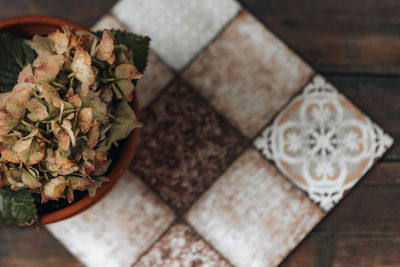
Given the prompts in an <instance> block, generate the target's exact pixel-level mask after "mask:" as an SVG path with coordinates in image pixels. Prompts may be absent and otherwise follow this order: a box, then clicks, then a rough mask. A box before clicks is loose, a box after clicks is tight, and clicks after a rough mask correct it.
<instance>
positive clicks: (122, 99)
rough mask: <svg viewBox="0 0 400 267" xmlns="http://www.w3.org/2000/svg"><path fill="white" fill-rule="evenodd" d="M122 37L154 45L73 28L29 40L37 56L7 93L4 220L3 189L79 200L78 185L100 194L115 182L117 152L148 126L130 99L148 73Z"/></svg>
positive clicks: (1, 178) (0, 163) (2, 137)
mask: <svg viewBox="0 0 400 267" xmlns="http://www.w3.org/2000/svg"><path fill="white" fill-rule="evenodd" d="M113 33H117V34H119V38H116V37H115V36H114V34H113ZM121 38H122V39H123V40H124V42H126V43H127V44H131V43H132V42H133V43H134V42H139V41H143V43H137V45H132V47H140V46H143V45H144V46H143V47H142V48H143V49H148V41H149V40H148V39H146V38H142V39H141V38H138V37H137V36H136V37H135V36H131V35H130V34H127V33H121V32H112V31H109V30H104V31H103V32H102V33H97V35H96V34H92V33H88V32H75V31H74V30H73V29H72V28H71V27H63V28H62V31H57V32H54V33H51V34H49V35H48V36H47V37H46V36H39V35H35V36H34V37H33V38H32V40H30V41H28V43H29V44H30V45H31V47H32V48H33V49H34V51H35V52H36V54H37V55H36V58H33V59H32V60H31V61H30V62H29V63H28V64H26V65H25V66H24V67H23V68H22V70H21V71H20V72H19V73H18V77H17V84H15V86H14V87H13V89H12V90H11V91H9V92H2V93H0V154H1V159H0V223H1V222H2V217H1V209H2V206H1V205H3V204H4V203H3V204H2V203H1V196H2V195H1V194H7V197H12V196H13V192H15V196H16V194H17V192H18V193H20V194H21V195H23V196H24V197H26V199H28V196H29V194H38V195H39V194H40V196H41V202H42V203H46V202H48V201H58V200H60V199H66V200H67V201H68V202H69V203H72V202H73V201H74V199H75V196H74V191H75V190H78V191H86V190H87V191H88V194H89V195H90V196H93V195H94V194H95V192H96V190H97V189H98V188H99V187H100V186H101V185H102V184H103V183H104V182H106V181H108V178H107V177H106V176H104V175H105V174H106V172H107V170H108V168H109V166H110V164H111V162H112V160H111V159H110V158H109V152H110V149H111V148H112V146H113V145H117V142H118V141H119V140H121V139H124V138H126V137H127V136H128V135H129V133H130V132H131V131H132V130H133V129H135V128H138V127H141V125H142V124H141V123H140V122H138V121H137V120H136V116H135V112H134V111H133V110H132V108H131V106H130V104H129V102H130V101H132V100H133V91H134V89H135V84H136V81H137V80H139V79H142V78H143V75H142V73H141V72H140V71H139V69H138V67H136V65H135V61H134V60H133V52H132V51H131V50H129V49H128V47H127V46H126V45H124V44H121V43H120V42H121ZM118 42H119V43H118ZM0 53H1V51H0ZM146 55H147V52H146ZM141 66H142V67H141V70H143V69H144V67H143V66H144V65H143V62H142V63H141ZM4 188H6V189H7V190H3V189H4ZM26 190H28V191H26ZM7 201H8V200H7ZM29 201H30V200H29ZM7 203H9V202H7ZM32 216H33V217H32ZM21 218H27V216H22V217H21ZM31 218H32V219H35V218H37V215H35V214H34V213H33V215H31ZM11 221H12V220H11ZM17 224H26V222H25V221H24V222H20V221H18V223H17Z"/></svg>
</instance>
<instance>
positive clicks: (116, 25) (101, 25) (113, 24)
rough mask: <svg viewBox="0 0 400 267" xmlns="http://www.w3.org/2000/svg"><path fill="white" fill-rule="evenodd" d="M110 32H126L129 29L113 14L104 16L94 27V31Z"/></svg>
mask: <svg viewBox="0 0 400 267" xmlns="http://www.w3.org/2000/svg"><path fill="white" fill-rule="evenodd" d="M104 29H109V30H124V31H126V30H127V29H126V28H125V27H124V26H123V25H122V24H121V23H120V22H119V21H118V20H117V19H115V17H114V16H113V15H111V14H107V15H105V16H103V17H102V18H101V19H100V20H99V21H98V22H97V23H96V24H95V25H94V26H93V27H92V31H101V30H104Z"/></svg>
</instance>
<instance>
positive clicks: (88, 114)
mask: <svg viewBox="0 0 400 267" xmlns="http://www.w3.org/2000/svg"><path fill="white" fill-rule="evenodd" d="M78 121H79V126H80V127H81V131H82V132H83V133H86V132H87V131H88V130H89V128H90V126H91V124H92V121H93V113H92V108H91V107H87V108H83V109H81V111H79V115H78Z"/></svg>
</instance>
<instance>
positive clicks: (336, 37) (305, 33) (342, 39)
mask: <svg viewBox="0 0 400 267" xmlns="http://www.w3.org/2000/svg"><path fill="white" fill-rule="evenodd" d="M240 2H242V3H243V5H244V6H245V7H247V8H248V9H249V10H250V11H251V12H252V13H253V14H255V15H256V16H257V17H258V18H259V19H260V20H261V21H262V22H264V23H265V24H266V25H267V27H268V28H269V29H270V30H271V31H273V32H274V33H276V34H277V35H278V36H279V37H281V39H283V40H284V41H285V42H286V43H287V44H288V45H289V46H290V47H292V48H293V49H294V50H295V51H296V52H297V53H298V54H299V55H301V56H302V57H303V58H304V59H305V60H306V61H307V62H309V63H310V64H311V66H313V67H315V68H316V69H317V70H318V71H324V72H327V71H335V72H364V73H384V74H396V75H398V74H399V73H400V53H399V51H400V39H399V32H400V20H399V19H398V17H399V14H400V2H399V1H396V0H376V1H365V0H354V1H348V0H335V1H331V0H329V1H321V0H285V1H282V0H270V1H260V0H241V1H240Z"/></svg>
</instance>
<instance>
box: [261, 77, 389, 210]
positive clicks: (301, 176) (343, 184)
mask: <svg viewBox="0 0 400 267" xmlns="http://www.w3.org/2000/svg"><path fill="white" fill-rule="evenodd" d="M392 143H393V140H392V138H391V137H390V136H388V135H387V134H385V133H384V132H383V130H382V129H381V128H380V127H379V126H378V125H376V124H375V123H373V122H371V120H370V119H369V118H368V117H367V116H366V115H365V114H363V113H362V112H361V111H360V110H359V109H358V108H357V107H355V106H354V105H353V104H352V103H351V102H350V101H349V100H347V99H346V98H345V97H344V96H343V95H342V94H340V93H339V92H338V91H337V90H336V89H335V88H334V87H333V86H332V85H331V84H330V83H328V82H326V81H325V80H324V78H322V77H321V76H319V75H317V76H316V77H314V79H313V80H312V81H311V82H310V83H309V84H308V85H307V86H306V87H305V88H304V91H303V93H302V94H301V95H299V96H297V97H296V98H295V99H293V100H292V102H291V103H290V104H289V105H288V106H287V107H286V108H285V109H284V110H283V111H282V112H281V113H280V114H279V115H278V117H277V118H276V119H275V121H274V123H273V124H272V125H271V126H270V127H268V128H266V129H265V130H264V131H263V133H262V135H261V136H260V137H258V138H257V139H256V141H255V146H256V147H257V148H258V149H260V150H261V151H262V152H263V154H264V155H265V156H266V157H267V158H269V159H272V160H274V161H275V163H276V165H277V166H278V168H279V169H280V170H281V171H282V173H284V174H285V175H286V176H287V177H288V178H289V179H290V180H291V181H293V182H294V183H295V184H296V185H297V186H299V187H300V188H301V189H303V190H305V191H306V192H307V193H308V195H309V196H310V198H311V199H312V200H314V201H315V202H316V203H318V204H319V205H320V207H321V208H322V209H324V210H325V211H328V210H330V209H331V208H332V207H333V206H334V205H335V204H336V203H337V202H338V201H340V199H341V198H342V196H343V193H344V192H345V191H346V190H349V189H350V188H351V187H353V186H354V185H355V184H356V183H357V182H358V181H359V179H360V178H361V177H362V176H363V175H364V174H365V173H366V172H367V171H368V170H369V169H370V168H371V166H372V165H373V164H374V163H375V161H376V160H377V159H378V158H380V157H381V156H382V155H383V153H384V152H385V151H386V150H387V149H388V148H389V147H390V146H391V145H392Z"/></svg>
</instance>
